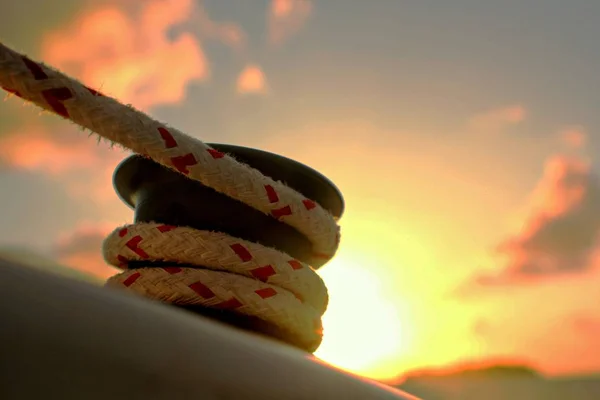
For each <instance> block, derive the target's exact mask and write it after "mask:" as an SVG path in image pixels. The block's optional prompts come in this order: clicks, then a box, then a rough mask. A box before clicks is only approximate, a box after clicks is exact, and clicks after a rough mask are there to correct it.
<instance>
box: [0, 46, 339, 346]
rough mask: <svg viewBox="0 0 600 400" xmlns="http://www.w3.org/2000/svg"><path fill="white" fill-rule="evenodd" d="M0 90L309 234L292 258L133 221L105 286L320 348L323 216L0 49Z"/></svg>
mask: <svg viewBox="0 0 600 400" xmlns="http://www.w3.org/2000/svg"><path fill="white" fill-rule="evenodd" d="M0 86H1V87H2V88H3V89H4V90H6V91H8V92H9V93H12V94H14V95H16V96H18V97H20V98H22V99H24V100H26V101H29V102H32V103H34V104H36V105H37V106H39V107H41V108H43V109H45V110H48V111H50V112H53V113H55V114H57V115H59V116H61V117H63V118H65V119H68V120H71V121H73V122H75V123H76V124H78V125H80V126H81V127H83V128H87V129H89V130H90V131H92V132H95V133H97V134H98V135H99V136H100V137H101V138H104V139H107V140H108V141H110V142H111V143H112V144H115V145H119V146H122V147H124V148H126V149H130V150H132V151H133V152H135V153H138V154H141V155H143V156H146V157H148V158H150V159H152V160H154V161H155V162H157V163H159V164H161V165H163V166H164V167H167V168H170V169H172V170H174V171H176V172H178V173H180V174H182V175H184V176H187V177H188V178H190V179H192V180H196V181H199V182H201V183H202V184H204V185H206V186H208V187H211V188H213V189H215V190H216V191H218V192H220V193H223V194H225V195H227V196H229V197H231V198H233V199H236V200H239V201H241V202H243V203H245V204H246V205H248V206H250V207H252V208H254V209H256V210H259V211H261V212H263V213H264V214H267V215H270V216H271V217H273V218H277V219H278V220H280V221H281V222H283V223H285V224H287V225H289V226H291V227H293V228H295V229H296V230H297V231H299V232H300V233H302V234H303V235H304V236H306V237H307V238H308V239H309V241H310V242H311V244H312V249H313V254H312V256H310V257H308V259H306V260H295V259H293V258H292V257H290V256H289V255H287V254H284V253H282V252H279V251H277V250H274V249H271V248H267V247H265V246H261V245H259V244H257V243H251V242H248V241H244V240H241V239H238V238H234V237H232V236H229V235H226V234H224V233H218V232H208V231H201V230H196V229H192V228H189V227H173V226H166V225H160V224H152V223H143V224H142V223H138V224H133V225H128V226H124V227H120V228H117V229H116V230H115V231H114V232H113V233H112V234H111V235H109V236H108V237H107V238H106V240H105V242H104V245H103V253H104V257H105V259H106V261H107V262H108V263H110V264H112V265H115V266H117V267H119V268H121V269H123V272H122V273H120V274H117V275H116V276H113V277H111V278H110V279H109V280H108V281H107V286H110V287H120V288H126V289H127V290H129V291H131V292H134V293H137V294H140V295H142V296H145V297H148V298H150V299H154V300H158V301H163V302H167V303H172V304H177V305H202V306H206V307H211V308H219V309H227V310H235V312H238V313H242V314H246V315H249V316H254V317H258V318H260V319H262V320H264V321H267V322H270V323H272V324H274V325H275V326H277V327H278V328H280V329H282V330H283V331H284V332H288V333H289V334H290V335H292V336H295V337H296V338H298V340H299V343H300V344H299V346H300V347H302V348H303V349H305V350H307V351H310V352H312V351H314V350H316V348H317V347H318V346H319V344H320V342H321V339H322V329H321V317H322V315H323V313H324V312H325V309H326V306H327V289H326V287H325V285H324V283H323V281H322V280H321V279H320V277H319V276H318V275H317V274H316V272H315V271H314V270H313V269H312V268H311V267H310V266H309V265H322V264H323V263H324V262H325V261H327V260H329V259H331V258H332V257H333V255H334V254H335V251H336V250H337V246H338V244H339V227H338V225H337V224H336V221H335V219H334V218H333V217H332V215H331V214H330V213H329V212H328V211H326V210H325V209H324V208H322V207H321V206H320V205H319V204H317V203H316V202H315V201H313V200H311V199H307V198H305V197H304V196H303V195H301V194H300V193H298V192H297V191H295V190H293V189H292V188H290V187H288V186H286V185H285V184H283V183H281V182H276V181H274V180H273V179H271V178H269V177H267V176H265V175H263V174H262V173H261V172H259V171H258V170H256V169H254V168H251V167H249V166H247V165H245V164H242V163H240V162H238V161H236V160H235V159H234V158H232V157H230V156H228V155H226V154H224V153H221V152H219V151H217V150H215V149H213V148H211V147H209V146H208V145H206V144H205V143H203V142H202V141H200V140H197V139H195V138H192V137H190V136H188V135H186V134H184V133H183V132H181V131H179V130H177V129H175V128H173V127H169V126H167V125H165V124H163V123H161V122H158V121H156V120H154V119H152V118H151V117H149V116H148V115H145V114H144V113H142V112H140V111H138V110H136V109H134V108H133V107H131V106H126V105H123V104H121V103H119V102H118V101H117V100H115V99H113V98H111V97H109V96H106V95H104V94H102V93H100V92H98V91H96V90H94V89H92V88H89V87H87V86H85V85H83V84H81V83H79V82H78V81H76V80H75V79H72V78H70V77H68V76H66V75H64V74H62V73H61V72H59V71H57V70H55V69H53V68H51V67H49V66H47V65H44V64H42V63H37V62H34V61H32V60H31V59H29V58H27V57H26V56H24V55H22V54H20V53H18V52H15V51H14V50H12V49H10V48H8V47H6V46H5V45H3V44H2V43H0ZM132 261H147V262H152V261H161V262H162V263H163V264H161V265H166V266H163V267H161V268H135V269H133V268H132V269H129V268H128V263H129V262H132ZM165 262H166V263H167V264H164V263H165ZM190 266H191V267H190ZM194 267H195V268H194Z"/></svg>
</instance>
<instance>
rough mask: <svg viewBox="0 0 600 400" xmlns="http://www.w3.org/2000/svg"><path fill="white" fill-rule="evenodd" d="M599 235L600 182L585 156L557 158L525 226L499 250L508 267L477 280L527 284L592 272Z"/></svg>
mask: <svg viewBox="0 0 600 400" xmlns="http://www.w3.org/2000/svg"><path fill="white" fill-rule="evenodd" d="M599 238H600V180H599V179H598V177H597V176H596V175H595V174H594V173H593V171H592V170H591V168H590V165H589V163H588V162H586V161H584V160H582V159H580V158H577V157H567V156H556V157H552V158H550V159H549V160H548V161H547V163H546V166H545V169H544V174H543V176H542V179H541V180H540V182H539V183H538V186H537V188H536V189H535V191H534V194H533V196H532V204H531V211H530V214H529V216H528V217H527V218H526V220H525V221H524V223H523V228H522V229H521V231H520V232H517V233H515V234H513V235H510V236H509V237H507V238H506V239H505V240H504V241H502V242H501V243H500V244H499V246H498V248H497V251H498V254H499V255H500V256H502V257H503V258H504V259H505V260H506V262H505V263H504V264H503V265H504V267H503V268H502V269H501V270H500V271H499V272H498V273H497V274H495V275H487V274H486V275H481V276H478V277H477V279H476V280H477V283H479V284H481V285H498V284H510V283H522V282H531V281H538V280H539V279H541V278H544V277H549V276H556V275H560V274H565V273H580V272H582V271H587V270H589V269H590V268H591V267H592V266H593V264H594V262H595V250H596V248H597V245H598V240H599Z"/></svg>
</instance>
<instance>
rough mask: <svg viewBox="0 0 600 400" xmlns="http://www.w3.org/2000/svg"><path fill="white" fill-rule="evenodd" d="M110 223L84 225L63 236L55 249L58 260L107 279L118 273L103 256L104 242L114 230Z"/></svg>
mask: <svg viewBox="0 0 600 400" xmlns="http://www.w3.org/2000/svg"><path fill="white" fill-rule="evenodd" d="M114 228H115V225H112V224H108V223H99V224H91V223H82V224H81V225H80V226H78V227H77V228H76V229H75V230H74V231H73V232H71V233H69V234H67V235H61V237H59V240H58V243H57V244H56V248H55V255H56V258H57V260H58V261H59V262H60V263H62V264H63V265H66V266H68V267H71V268H74V269H76V270H78V271H82V272H86V273H89V274H92V275H94V276H96V277H99V278H102V279H106V278H108V277H110V276H111V275H114V274H115V273H117V272H118V270H117V269H115V268H113V267H112V266H110V265H108V264H107V263H106V262H105V261H104V257H103V256H102V242H103V241H104V238H105V237H106V236H107V235H108V234H109V233H110V232H112V231H113V230H114Z"/></svg>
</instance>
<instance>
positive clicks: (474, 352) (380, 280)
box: [0, 0, 600, 379]
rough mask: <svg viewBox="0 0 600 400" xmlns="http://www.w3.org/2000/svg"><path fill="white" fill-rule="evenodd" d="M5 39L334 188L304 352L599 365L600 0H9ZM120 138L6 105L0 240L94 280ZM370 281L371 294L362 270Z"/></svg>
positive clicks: (120, 219)
mask: <svg viewBox="0 0 600 400" xmlns="http://www.w3.org/2000/svg"><path fill="white" fill-rule="evenodd" d="M0 8H1V9H2V12H1V13H0V41H2V42H3V43H5V44H7V45H8V46H10V47H12V48H14V49H16V50H18V51H22V52H25V53H27V54H29V55H30V56H31V57H32V58H35V59H43V60H44V61H46V62H47V63H49V64H52V65H54V66H56V67H58V68H60V69H61V70H63V71H65V72H67V73H69V74H71V75H73V76H75V77H77V78H79V79H81V80H82V81H84V82H85V83H86V84H88V85H90V86H93V87H97V88H100V89H102V91H103V92H104V93H106V94H108V95H111V96H114V97H116V98H118V99H119V100H120V101H122V102H125V103H130V104H133V105H134V106H136V107H137V108H140V109H142V110H144V111H146V112H148V113H150V114H151V115H153V116H154V117H156V118H158V119H160V120H163V121H165V122H167V123H169V124H171V125H173V126H176V127H178V128H179V129H181V130H183V131H185V132H187V133H189V134H191V135H193V136H195V137H197V138H199V139H202V140H204V141H207V142H224V143H232V144H238V145H247V146H251V147H257V148H261V149H264V150H268V151H272V152H276V153H280V154H283V155H285V156H288V157H291V158H294V159H296V160H298V161H301V162H304V163H306V164H308V165H310V166H312V167H314V168H316V169H318V170H319V171H321V172H323V173H324V174H325V175H327V176H329V177H330V178H331V179H332V180H333V181H334V182H335V183H336V184H337V185H338V186H339V188H340V189H341V190H342V192H343V193H344V195H345V198H346V203H347V211H346V214H345V215H344V217H343V218H342V220H341V226H342V245H341V249H340V251H339V253H338V256H337V257H336V258H335V259H334V260H333V261H332V262H331V263H330V264H328V265H327V266H325V267H323V268H322V269H321V270H320V273H321V275H322V276H323V277H324V279H325V280H326V283H327V285H328V287H329V290H330V296H331V304H330V308H329V311H328V313H327V314H326V316H325V339H324V342H323V345H322V346H321V348H320V349H319V351H318V352H317V355H318V356H320V357H322V358H323V359H324V360H326V361H328V362H330V363H332V364H334V365H338V366H340V367H342V368H346V369H349V370H352V371H355V372H358V373H360V374H363V375H366V376H369V377H374V378H381V379H386V378H391V377H393V376H395V375H398V374H402V373H404V372H406V371H408V370H412V369H417V368H424V367H430V366H444V365H451V364H454V363H459V362H462V361H464V360H472V359H477V360H484V359H510V360H513V359H514V360H519V361H523V362H528V363H531V364H532V365H533V366H535V367H537V368H538V369H539V370H540V371H542V372H545V373H549V374H570V373H581V372H590V371H600V290H599V287H600V252H598V251H597V250H598V249H600V247H598V240H599V239H600V236H599V235H598V234H599V232H600V178H599V177H598V173H599V172H600V169H599V167H598V165H597V163H596V160H595V157H594V154H595V153H597V152H598V151H600V136H599V135H598V134H597V132H598V131H599V130H600V112H598V109H599V108H600V94H599V93H600V77H599V76H598V71H600V42H599V41H598V37H600V24H598V15H600V2H599V1H597V0H571V1H569V2H566V1H562V0H504V1H492V0H451V1H448V0H447V1H433V0H419V1H416V0H412V1H410V0H372V1H365V0H321V1H314V2H310V1H308V0H273V1H267V0H252V1H250V0H247V1H242V0H205V1H203V2H201V1H199V0H144V1H142V0H128V1H126V0H122V1H117V0H112V1H105V0H94V1H91V0H89V1H83V0H62V1H59V2H49V1H42V0H20V1H11V0H0ZM125 156H126V153H122V152H120V151H117V150H109V148H108V146H107V145H105V144H102V143H101V144H97V143H96V141H94V140H93V139H89V138H88V137H87V134H85V133H81V132H80V131H78V130H77V129H76V128H75V127H73V126H72V125H70V124H68V123H66V122H64V121H61V120H60V119H58V118H56V117H54V116H51V115H40V113H39V111H38V110H37V109H34V108H33V107H31V106H24V105H23V103H22V101H20V100H18V99H15V98H8V99H7V100H6V101H5V102H3V103H2V104H1V105H0V188H1V189H0V204H1V205H2V207H1V208H0V220H1V221H2V224H0V244H1V245H2V246H3V247H5V248H6V247H13V246H17V247H21V248H27V249H30V250H31V251H34V252H36V253H39V254H43V255H47V256H49V257H52V258H55V259H56V260H58V261H60V262H61V263H63V264H66V265H69V266H72V267H76V268H79V269H81V270H84V271H87V272H91V273H94V274H96V275H98V276H101V277H103V278H105V277H108V276H110V275H111V274H113V273H114V270H112V269H110V268H109V267H107V266H105V265H104V264H103V261H102V259H101V254H100V244H101V242H102V239H103V237H104V236H105V235H106V234H107V233H108V232H110V231H111V230H112V229H113V228H114V227H115V226H116V225H120V224H124V223H127V222H130V221H131V220H132V212H131V211H130V210H129V209H128V208H127V207H125V206H124V205H122V204H121V203H120V201H119V200H118V199H117V197H116V195H115V194H114V192H113V189H112V183H111V175H112V171H113V169H114V167H115V166H116V165H117V164H118V162H119V161H120V160H121V159H123V158H124V157H125ZM359 289H360V290H359Z"/></svg>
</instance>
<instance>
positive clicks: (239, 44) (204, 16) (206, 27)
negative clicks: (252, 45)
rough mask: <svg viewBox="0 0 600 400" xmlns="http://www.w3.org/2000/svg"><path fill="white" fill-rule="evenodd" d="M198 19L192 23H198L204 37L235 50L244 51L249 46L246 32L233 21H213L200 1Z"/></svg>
mask: <svg viewBox="0 0 600 400" xmlns="http://www.w3.org/2000/svg"><path fill="white" fill-rule="evenodd" d="M198 3H199V5H198V8H197V10H198V11H197V13H196V18H195V19H194V20H193V21H192V22H196V21H197V22H198V26H199V28H200V31H201V32H202V34H203V35H204V36H206V37H207V38H210V39H215V40H217V41H219V42H221V43H223V44H225V45H227V46H229V47H231V48H232V49H234V50H237V51H241V50H244V49H245V47H246V45H247V41H248V38H247V35H246V32H244V30H243V29H242V28H241V27H240V26H239V25H238V24H236V23H234V22H231V21H226V22H217V21H214V20H213V19H211V17H210V16H209V15H208V13H207V12H206V9H205V8H204V7H202V6H201V5H202V1H200V0H199V1H198Z"/></svg>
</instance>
